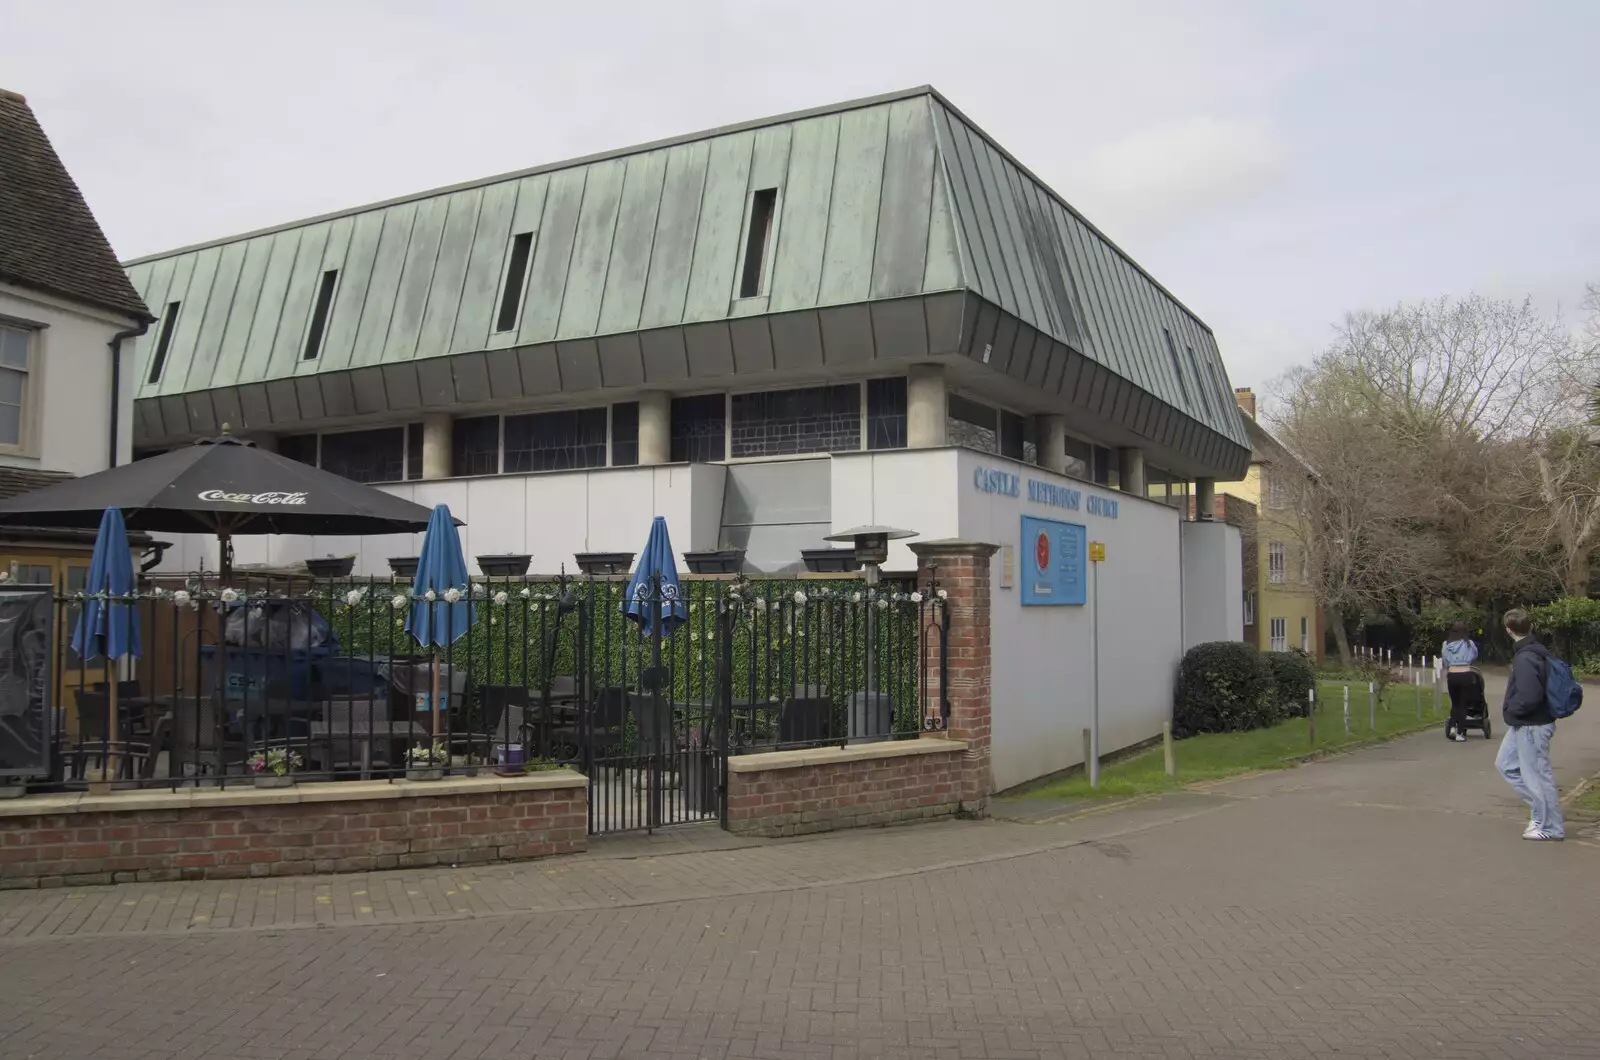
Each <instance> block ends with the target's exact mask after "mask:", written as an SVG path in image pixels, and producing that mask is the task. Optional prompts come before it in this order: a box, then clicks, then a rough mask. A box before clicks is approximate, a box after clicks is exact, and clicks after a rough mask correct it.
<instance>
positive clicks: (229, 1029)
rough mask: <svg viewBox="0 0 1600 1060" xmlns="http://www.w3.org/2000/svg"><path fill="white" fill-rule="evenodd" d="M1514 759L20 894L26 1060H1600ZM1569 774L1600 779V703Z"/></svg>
mask: <svg viewBox="0 0 1600 1060" xmlns="http://www.w3.org/2000/svg"><path fill="white" fill-rule="evenodd" d="M1591 712H1592V713H1591ZM1585 713H1588V714H1589V716H1587V717H1585ZM1497 745H1498V741H1493V742H1486V741H1483V740H1474V741H1472V742H1469V743H1466V744H1454V743H1447V742H1446V741H1445V740H1444V739H1443V738H1442V737H1441V736H1440V734H1439V733H1438V732H1437V731H1434V732H1429V733H1426V734H1423V735H1419V736H1413V737H1409V738H1406V739H1403V740H1398V741H1394V742H1392V743H1389V744H1385V745H1381V746H1378V747H1376V748H1371V749H1367V750H1363V751H1359V752H1355V753H1352V754H1347V755H1342V756H1338V757H1333V758H1328V759H1324V760H1321V761H1318V762H1313V763H1310V764H1308V765H1305V766H1302V767H1300V768H1297V769H1293V770H1287V771H1283V772H1274V773H1267V774H1261V775H1258V776H1253V777H1241V778H1234V779H1231V780H1227V781H1222V782H1217V783H1213V784H1209V785H1206V786H1204V788H1203V789H1201V790H1188V791H1184V792H1180V793H1175V794H1172V795H1167V796H1163V797H1160V798H1150V799H1138V800H1130V801H1127V802H1122V803H1114V804H1100V805H1095V806H1092V807H1089V808H1086V809H1084V808H1080V809H1077V810H1074V811H1073V812H1068V813H1063V814H1056V815H1052V816H1048V817H1045V818H1043V819H1041V820H1040V821H1039V823H1020V821H1018V820H991V821H982V822H976V821H956V822H949V823H944V824H934V825H921V826H915V827H908V828H899V829H887V830H876V831H863V832H856V833H849V834H841V835H837V836H826V837H819V838H811V839H805V840H792V841H775V842H774V841H748V840H738V839H734V838H732V837H728V836H726V835H725V834H724V833H721V832H719V831H717V830H715V829H714V828H705V827H703V826H693V827H690V828H688V829H674V830H670V831H667V832H663V833H661V834H659V835H657V836H651V837H643V836H636V837H624V838H617V839H606V840H601V841H597V842H596V844H595V846H594V849H593V851H592V852H591V853H589V854H587V855H581V856H576V857H570V858H562V859H553V860H550V861H544V862H536V863H528V864H523V865H514V866H490V867H472V868H459V869H454V868H440V869H436V870H419V871H410V872H393V873H372V874H365V875H351V876H342V877H320V878H306V879H297V880H271V881H237V882H235V881H216V882H195V883H176V884H148V885H131V886H120V887H106V888H80V889H70V890H55V891H35V892H7V893H3V894H0V1057H3V1058H5V1060H12V1058H24V1057H37V1058H57V1057H60V1058H68V1057H72V1058H95V1060H102V1058H104V1060H110V1058H117V1060H134V1058H144V1057H174V1058H187V1057H220V1056H227V1057H242V1058H263V1060H266V1058H295V1060H321V1058H329V1060H332V1058H336V1057H338V1058H352V1060H356V1058H386V1060H388V1058H392V1060H401V1058H407V1060H411V1058H417V1060H435V1058H437V1060H455V1058H461V1060H476V1058H493V1057H519V1058H520V1057H541V1058H542V1057H561V1058H568V1057H570V1058H601V1057H652V1058H653V1057H670V1058H677V1057H684V1058H688V1057H694V1058H705V1057H718V1058H722V1057H727V1058H745V1057H754V1058H764V1060H768V1058H770V1060H788V1058H813V1057H814V1058H829V1060H846V1058H865V1057H897V1058H898V1057H904V1058H923V1057H935V1058H946V1057H948V1058H951V1060H956V1058H961V1060H967V1058H1044V1057H1079V1056H1092V1057H1148V1058H1162V1060H1189V1058H1200V1057H1211V1058H1224V1057H1226V1058H1233V1057H1246V1058H1249V1057H1262V1058H1267V1057H1271V1058H1300V1057H1317V1058H1321V1057H1335V1056H1337V1057H1341V1058H1349V1057H1397V1058H1413V1057H1443V1058H1452V1060H1467V1058H1478V1057H1485V1058H1488V1057H1493V1058H1517V1057H1542V1058H1557V1060H1565V1058H1582V1057H1600V1006H1597V1005H1596V1004H1595V999H1594V988H1593V984H1594V982H1595V981H1596V978H1597V972H1600V917H1597V916H1596V915H1595V904H1596V903H1595V898H1594V894H1595V890H1594V881H1595V879H1596V878H1597V876H1600V838H1597V837H1596V835H1595V834H1594V832H1595V825H1594V823H1593V822H1590V823H1588V824H1584V825H1581V826H1578V827H1574V828H1572V829H1571V830H1570V831H1569V836H1570V838H1569V840H1568V841H1567V842H1566V843H1562V844H1534V843H1527V842H1523V841H1522V840H1521V839H1520V838H1519V837H1520V833H1521V830H1522V827H1523V825H1524V823H1525V822H1526V811H1525V810H1524V808H1523V807H1522V805H1521V803H1519V802H1518V801H1517V800H1516V799H1515V797H1514V796H1513V795H1512V794H1511V793H1510V791H1509V789H1507V788H1506V787H1505V785H1504V784H1503V782H1501V780H1500V779H1499V777H1498V776H1497V775H1496V774H1495V772H1494V768H1493V764H1494V752H1495V749H1496V747H1497ZM1555 761H1556V767H1557V775H1558V780H1559V781H1560V783H1561V786H1562V789H1563V791H1564V792H1570V791H1572V790H1574V789H1575V788H1577V787H1578V786H1579V785H1580V783H1581V782H1582V780H1583V778H1585V777H1588V776H1591V775H1594V774H1596V773H1597V772H1600V708H1595V707H1591V708H1590V712H1583V713H1580V714H1579V715H1578V716H1577V717H1575V718H1574V719H1572V720H1570V721H1568V722H1565V723H1563V724H1562V725H1561V727H1560V731H1559V733H1558V735H1557V738H1556V744H1555ZM1001 810H1002V813H1003V814H1004V815H1005V816H1008V817H1015V818H1020V819H1021V820H1030V819H1036V818H1037V815H1032V816H1030V815H1029V814H1028V813H1027V812H1008V811H1025V807H1018V806H1016V805H1013V804H1009V803H1008V804H1004V805H1002V807H1001Z"/></svg>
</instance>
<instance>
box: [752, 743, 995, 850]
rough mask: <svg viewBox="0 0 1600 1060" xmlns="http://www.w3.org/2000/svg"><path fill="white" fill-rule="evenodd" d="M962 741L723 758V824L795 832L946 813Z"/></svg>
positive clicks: (954, 798) (956, 792)
mask: <svg viewBox="0 0 1600 1060" xmlns="http://www.w3.org/2000/svg"><path fill="white" fill-rule="evenodd" d="M966 753H967V745H966V744H965V743H963V742H962V741H960V740H947V739H940V738H931V739H930V738H924V739H920V740H903V741H899V742H895V743H876V744H854V745H851V746H849V747H844V748H838V747H828V748H821V749H817V750H810V751H777V752H773V753H770V754H758V755H740V756H737V757H734V758H731V759H729V760H728V829H729V831H731V832H734V833H735V834H738V835H746V836H792V835H806V834H808V833H811V832H831V831H834V830H836V829H842V828H862V827H868V826H872V825H886V824H898V823H901V822H906V821H920V820H927V819H930V818H935V817H949V816H951V815H953V814H955V813H956V812H958V811H959V810H960V809H961V790H962V780H963V777H964V774H965V770H966V769H967V763H966Z"/></svg>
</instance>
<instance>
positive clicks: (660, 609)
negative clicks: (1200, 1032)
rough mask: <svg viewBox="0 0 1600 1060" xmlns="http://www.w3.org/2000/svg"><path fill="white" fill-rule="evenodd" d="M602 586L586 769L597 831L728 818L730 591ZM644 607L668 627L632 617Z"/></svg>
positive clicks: (583, 639)
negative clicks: (629, 591) (630, 595)
mask: <svg viewBox="0 0 1600 1060" xmlns="http://www.w3.org/2000/svg"><path fill="white" fill-rule="evenodd" d="M627 588H628V584H627V582H625V581H623V580H615V581H611V580H599V579H597V580H593V581H591V582H590V583H589V585H588V591H587V592H586V593H585V594H584V600H583V602H582V604H581V605H580V608H579V615H580V621H579V632H578V640H579V649H578V660H579V666H578V689H577V697H578V701H579V703H580V721H579V724H580V737H579V754H580V759H581V762H580V767H581V768H582V770H583V772H584V773H585V774H586V775H587V776H588V777H589V831H590V832H591V833H596V834H598V833H606V832H620V831H632V830H639V829H643V830H653V829H656V828H661V827H663V826H666V825H672V824H682V823H685V822H691V821H706V820H720V819H721V818H722V815H723V798H724V792H725V790H726V784H725V780H724V774H725V763H726V761H727V710H726V707H725V704H726V702H727V684H728V682H727V672H726V659H727V655H728V653H727V652H726V651H725V650H721V646H722V645H723V643H724V641H725V640H726V637H727V631H728V626H729V621H730V613H729V611H728V609H727V607H726V600H725V597H724V594H723V593H722V592H721V591H720V588H721V587H720V586H719V584H718V583H714V582H685V583H683V584H682V586H681V587H680V586H674V585H667V586H661V585H652V586H648V587H643V586H642V587H641V588H640V590H639V591H638V593H637V594H636V596H635V597H634V598H633V599H631V600H630V599H629V598H628V595H627ZM630 604H631V605H632V606H633V607H634V608H635V610H636V612H637V613H640V614H642V615H645V616H655V615H659V616H660V619H659V620H658V621H650V620H648V617H647V618H646V620H644V621H640V620H639V619H636V618H632V617H630V616H629V615H628V614H627V608H628V606H629V605H630Z"/></svg>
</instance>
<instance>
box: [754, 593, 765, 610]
mask: <svg viewBox="0 0 1600 1060" xmlns="http://www.w3.org/2000/svg"><path fill="white" fill-rule="evenodd" d="M766 609H767V598H766V597H764V596H758V597H756V610H757V611H765V610H766Z"/></svg>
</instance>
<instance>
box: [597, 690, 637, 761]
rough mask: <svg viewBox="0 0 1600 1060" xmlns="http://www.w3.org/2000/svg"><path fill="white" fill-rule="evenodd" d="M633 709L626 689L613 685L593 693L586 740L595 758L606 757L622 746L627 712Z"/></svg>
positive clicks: (626, 723)
mask: <svg viewBox="0 0 1600 1060" xmlns="http://www.w3.org/2000/svg"><path fill="white" fill-rule="evenodd" d="M632 709H633V698H632V697H631V696H629V695H628V690H627V689H625V688H621V687H618V686H615V685H612V686H608V687H606V688H602V689H600V690H599V691H598V692H596V693H595V696H594V702H593V704H591V705H590V708H589V729H588V734H587V735H588V740H589V749H590V752H591V753H592V754H593V755H594V756H595V757H596V758H608V757H611V756H612V755H615V754H616V753H617V749H618V748H619V747H621V746H622V744H623V739H624V733H625V731H626V729H627V725H628V713H629V711H631V710H632Z"/></svg>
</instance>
